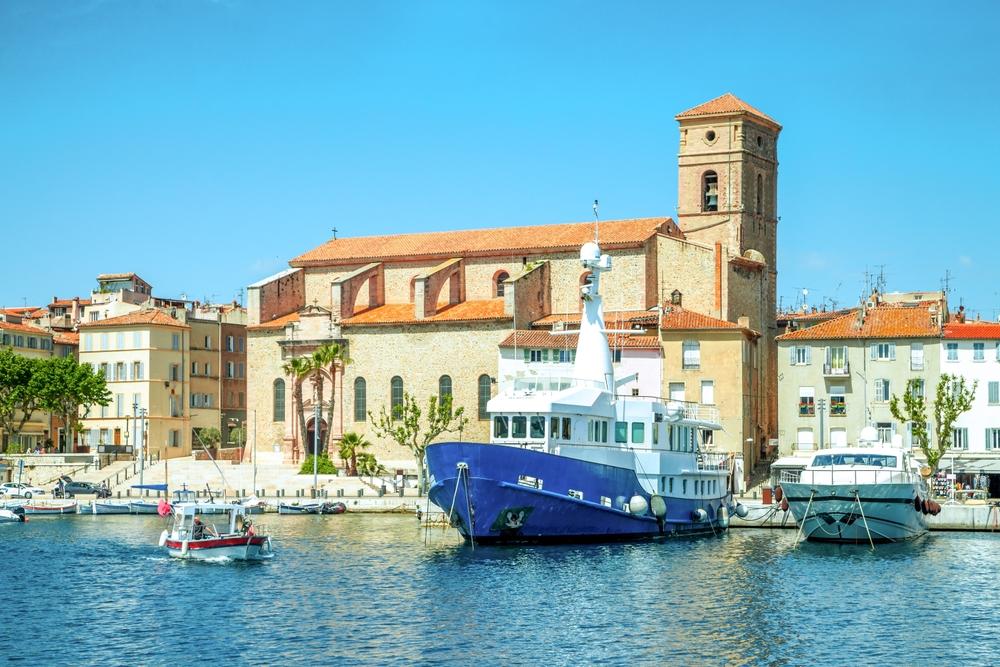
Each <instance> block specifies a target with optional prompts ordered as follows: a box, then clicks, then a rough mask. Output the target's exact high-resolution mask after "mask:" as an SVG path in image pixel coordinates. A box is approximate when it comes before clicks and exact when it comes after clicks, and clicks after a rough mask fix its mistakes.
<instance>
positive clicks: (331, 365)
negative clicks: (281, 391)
mask: <svg viewBox="0 0 1000 667" xmlns="http://www.w3.org/2000/svg"><path fill="white" fill-rule="evenodd" d="M312 363H313V364H314V366H315V368H316V371H317V377H318V378H319V379H318V388H319V392H320V394H319V395H320V399H321V400H322V397H323V376H322V373H321V372H320V371H322V370H324V369H325V370H327V371H328V372H329V373H330V402H329V403H328V404H327V406H326V423H327V431H326V438H327V442H326V446H327V450H328V451H329V450H331V449H332V446H333V414H334V405H335V403H336V398H337V367H338V366H340V367H341V368H343V367H344V366H346V365H347V364H349V363H350V359H348V358H347V350H345V349H344V348H343V347H342V346H341V345H340V343H326V344H324V345H322V346H320V347H319V348H317V349H316V350H315V351H314V352H313V353H312ZM345 435H346V434H345ZM355 467H356V464H355Z"/></svg>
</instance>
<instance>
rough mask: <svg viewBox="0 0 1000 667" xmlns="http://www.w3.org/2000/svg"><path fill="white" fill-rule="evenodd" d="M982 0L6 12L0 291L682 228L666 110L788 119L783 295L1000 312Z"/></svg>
mask: <svg viewBox="0 0 1000 667" xmlns="http://www.w3.org/2000/svg"><path fill="white" fill-rule="evenodd" d="M998 13H1000V4H998V3H987V2H983V3H914V2H905V3H904V2H890V3H877V4H876V3H869V2H845V3H791V2H775V3H769V2H757V3H745V2H742V3H727V2H715V3H710V4H701V5H699V4H697V3H687V2H686V3H680V2H676V3H675V2H669V3H668V2H650V3H640V2H630V3H606V2H592V3H591V2H583V1H573V2H541V3H539V2H527V1H514V2H494V3H486V2H423V3H420V2H377V1H376V2H353V3H348V2H332V1H324V2H309V1H306V0H302V1H299V2H293V3H290V2H251V1H247V0H216V1H208V0H171V1H167V0H160V1H153V0H103V1H101V0H89V1H88V0H78V1H76V2H70V1H69V0H66V1H63V2H55V1H42V0H6V1H5V2H4V3H2V5H0V118H2V122H0V229H2V232H3V234H2V237H0V239H2V240H0V248H2V249H3V251H2V254H3V261H4V279H3V280H2V281H0V306H15V305H21V304H22V302H23V300H24V299H27V302H28V303H29V304H44V303H46V302H47V301H48V299H49V298H50V297H51V296H52V295H55V294H58V295H60V296H69V295H73V294H81V295H82V294H86V293H89V291H90V289H91V288H92V287H93V285H94V276H96V275H97V274H98V273H101V272H119V271H135V272H137V273H139V274H140V275H142V276H143V277H144V278H146V279H147V280H148V281H150V282H151V283H152V284H153V285H154V290H155V292H156V293H158V294H161V295H164V296H178V295H180V294H181V293H185V294H187V295H188V297H189V298H198V299H202V298H206V297H207V298H209V299H211V300H213V301H225V300H228V299H232V298H234V297H235V296H236V294H237V292H238V291H239V290H240V288H241V287H244V286H245V285H247V284H249V283H251V282H253V281H255V280H258V279H260V278H262V277H264V276H267V275H269V274H271V273H274V272H276V271H278V270H280V269H281V268H283V267H284V266H286V263H287V261H288V259H289V258H291V257H293V256H294V255H296V254H299V253H300V252H303V251H305V250H307V249H309V248H311V247H313V246H316V245H318V244H320V243H322V242H323V241H325V240H326V239H327V238H329V237H330V235H331V232H330V230H331V228H332V227H334V226H336V227H337V228H338V229H339V230H340V231H339V234H340V235H342V236H343V235H370V234H380V233H397V232H412V231H424V230H441V229H463V228H473V227H489V226H506V225H520V224H545V223H557V222H568V221H576V220H588V219H590V215H591V211H590V203H591V202H592V200H593V199H594V198H598V199H600V200H601V213H602V217H604V218H626V217H642V216H657V215H671V216H673V215H675V209H676V200H677V194H676V190H677V167H676V154H677V129H676V122H675V121H674V119H673V117H674V115H675V114H676V113H678V112H679V111H682V110H684V109H686V108H688V107H691V106H694V105H695V104H698V103H701V102H703V101H706V100H708V99H711V98H713V97H716V96H718V95H720V94H722V93H724V92H727V91H731V92H733V93H734V94H736V95H737V96H739V97H741V98H743V99H744V100H746V101H747V102H749V103H750V104H753V105H754V106H756V107H758V108H760V109H761V110H763V111H764V112H766V113H768V114H769V115H771V116H773V117H774V118H776V119H777V120H778V121H779V122H781V123H782V125H783V126H784V128H785V129H784V131H783V132H782V135H781V139H780V142H779V159H780V161H781V164H780V168H779V181H778V188H779V193H778V201H779V213H780V216H781V223H780V226H779V260H778V271H779V288H778V289H779V295H780V296H781V297H782V301H783V302H784V304H785V305H788V304H790V303H793V302H794V301H795V300H796V298H797V295H798V294H799V292H800V290H801V288H803V287H807V288H809V290H810V303H814V304H819V303H821V302H822V301H823V299H834V300H836V301H837V302H838V303H839V304H841V305H843V304H847V303H852V302H854V301H855V300H856V299H857V297H858V296H859V294H860V292H861V290H862V285H863V279H864V272H865V270H866V268H867V269H869V270H873V271H877V270H879V268H880V267H882V266H883V265H884V272H885V274H886V278H887V284H888V288H889V289H890V290H909V289H914V290H928V289H938V288H940V285H941V278H942V277H943V276H944V275H945V271H946V270H947V271H950V272H951V276H952V280H951V286H952V288H953V293H952V297H951V299H952V302H953V304H957V303H958V301H959V300H961V301H962V302H964V303H965V304H966V306H967V307H968V308H969V309H971V310H973V311H976V310H979V311H981V312H982V314H983V316H984V317H992V318H995V317H996V316H997V315H1000V267H998V262H997V260H996V259H995V257H996V254H997V253H996V244H995V242H994V241H993V238H994V237H995V236H996V234H995V232H994V230H993V227H994V226H995V225H997V224H998V223H1000V221H998V219H997V218H998V216H997V215H996V213H995V212H993V211H992V210H991V209H989V207H988V206H985V205H986V204H988V202H989V201H992V195H993V194H994V193H995V192H998V191H1000V188H998V186H1000V170H997V169H996V167H995V166H994V165H993V157H994V156H995V155H996V154H998V149H1000V138H998V137H1000V133H998V132H997V122H996V115H997V109H998V106H1000V104H998V102H1000V90H998V89H1000V77H998V76H997V74H996V72H997V70H998V66H1000V47H998V42H1000V40H998V39H997V34H996V26H997V25H998V24H1000V16H998Z"/></svg>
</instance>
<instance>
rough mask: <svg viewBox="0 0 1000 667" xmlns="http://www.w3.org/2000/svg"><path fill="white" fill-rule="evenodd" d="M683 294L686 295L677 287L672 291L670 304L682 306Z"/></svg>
mask: <svg viewBox="0 0 1000 667" xmlns="http://www.w3.org/2000/svg"><path fill="white" fill-rule="evenodd" d="M683 296H684V295H683V294H681V291H680V290H679V289H675V290H674V291H673V292H671V293H670V305H672V306H680V305H681V301H682V298H683Z"/></svg>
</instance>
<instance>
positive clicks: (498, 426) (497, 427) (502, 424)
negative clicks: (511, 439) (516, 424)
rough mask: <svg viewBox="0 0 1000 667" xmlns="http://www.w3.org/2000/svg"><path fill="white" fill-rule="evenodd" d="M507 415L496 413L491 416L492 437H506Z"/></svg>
mask: <svg viewBox="0 0 1000 667" xmlns="http://www.w3.org/2000/svg"><path fill="white" fill-rule="evenodd" d="M507 424H508V421H507V417H501V416H499V415H497V416H496V417H494V418H493V437H494V438H506V437H507Z"/></svg>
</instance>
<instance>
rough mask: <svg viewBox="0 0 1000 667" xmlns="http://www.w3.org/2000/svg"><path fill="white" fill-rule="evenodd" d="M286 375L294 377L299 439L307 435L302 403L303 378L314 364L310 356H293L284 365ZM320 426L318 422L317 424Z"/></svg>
mask: <svg viewBox="0 0 1000 667" xmlns="http://www.w3.org/2000/svg"><path fill="white" fill-rule="evenodd" d="M282 370H284V371H285V375H288V376H290V377H291V378H292V403H293V404H294V408H293V409H294V410H295V411H296V413H297V414H298V416H299V441H300V442H301V441H302V440H303V439H304V438H305V437H306V412H305V407H304V406H303V405H302V380H303V379H305V377H306V376H307V375H309V373H310V372H311V371H312V364H311V363H310V359H309V358H308V357H292V358H291V359H289V360H288V361H286V362H285V365H284V366H282ZM317 426H318V424H317ZM302 452H303V455H304V454H305V443H302Z"/></svg>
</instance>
